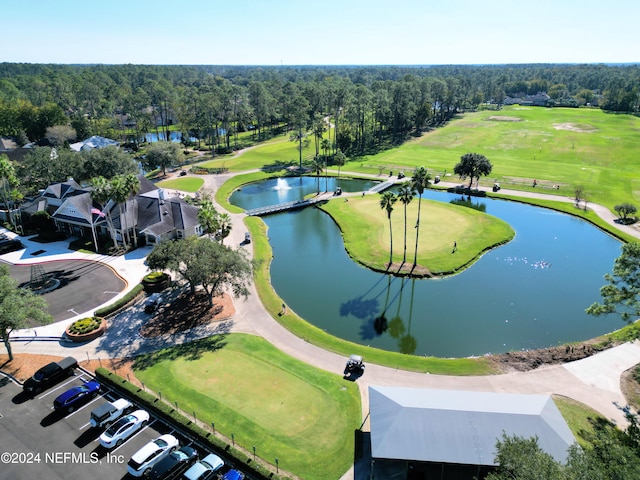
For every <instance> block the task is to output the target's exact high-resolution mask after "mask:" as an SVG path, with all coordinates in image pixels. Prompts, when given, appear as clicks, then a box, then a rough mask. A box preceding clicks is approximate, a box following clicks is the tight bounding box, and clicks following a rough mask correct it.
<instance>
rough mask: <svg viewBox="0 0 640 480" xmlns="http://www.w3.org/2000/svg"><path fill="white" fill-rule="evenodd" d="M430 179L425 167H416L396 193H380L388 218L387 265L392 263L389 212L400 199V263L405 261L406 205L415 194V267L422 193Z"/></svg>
mask: <svg viewBox="0 0 640 480" xmlns="http://www.w3.org/2000/svg"><path fill="white" fill-rule="evenodd" d="M430 180H431V175H430V174H429V173H428V172H427V169H426V168H425V167H416V169H415V170H414V171H413V175H412V176H411V180H409V181H406V182H404V183H402V184H401V185H400V189H399V190H398V194H397V195H396V194H395V193H393V192H389V191H386V192H384V193H382V195H381V197H380V208H381V209H382V210H384V211H385V212H386V214H387V219H388V220H389V237H390V248H389V267H391V265H392V263H393V228H392V226H391V212H393V205H394V204H395V203H396V201H398V200H400V203H402V205H403V206H404V250H403V255H402V264H404V263H406V261H407V205H409V204H410V203H411V202H412V201H413V198H414V196H415V195H417V196H418V219H417V221H416V226H415V229H416V246H415V252H414V255H413V266H414V267H415V266H416V265H417V263H418V241H419V237H420V207H421V206H422V194H423V192H424V190H425V188H427V187H428V186H429V181H430Z"/></svg>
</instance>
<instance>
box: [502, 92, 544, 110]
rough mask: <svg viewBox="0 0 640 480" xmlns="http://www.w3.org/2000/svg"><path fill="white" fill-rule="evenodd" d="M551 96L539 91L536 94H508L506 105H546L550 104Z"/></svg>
mask: <svg viewBox="0 0 640 480" xmlns="http://www.w3.org/2000/svg"><path fill="white" fill-rule="evenodd" d="M550 101H551V97H550V96H549V95H547V94H546V93H545V92H538V93H536V94H535V95H520V96H515V97H509V96H507V97H506V98H505V99H504V104H505V105H523V106H533V107H546V106H547V105H549V102H550Z"/></svg>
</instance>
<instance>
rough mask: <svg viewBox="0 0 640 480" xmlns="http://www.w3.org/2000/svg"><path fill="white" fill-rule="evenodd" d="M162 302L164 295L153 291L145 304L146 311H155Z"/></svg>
mask: <svg viewBox="0 0 640 480" xmlns="http://www.w3.org/2000/svg"><path fill="white" fill-rule="evenodd" d="M160 302H162V296H161V295H160V294H159V293H152V294H151V295H149V298H148V299H147V303H145V305H144V313H153V312H155V311H156V310H157V309H158V307H159V306H160Z"/></svg>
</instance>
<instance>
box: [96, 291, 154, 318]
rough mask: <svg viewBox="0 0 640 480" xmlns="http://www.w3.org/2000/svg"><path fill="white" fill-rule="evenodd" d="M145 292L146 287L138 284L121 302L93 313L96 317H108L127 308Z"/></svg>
mask: <svg viewBox="0 0 640 480" xmlns="http://www.w3.org/2000/svg"><path fill="white" fill-rule="evenodd" d="M143 291H144V285H142V284H141V283H139V284H137V285H136V286H135V287H133V288H132V289H131V290H130V291H129V292H127V294H126V295H125V296H124V297H122V298H121V299H119V300H116V301H115V302H113V303H112V304H111V305H107V306H106V307H102V308H99V309H98V310H96V311H95V312H93V316H94V317H106V316H108V315H111V314H112V313H115V312H117V311H118V310H120V309H122V308H124V307H126V306H127V305H129V304H130V303H131V302H133V301H134V300H135V299H136V298H138V295H140V294H141V293H142V292H143Z"/></svg>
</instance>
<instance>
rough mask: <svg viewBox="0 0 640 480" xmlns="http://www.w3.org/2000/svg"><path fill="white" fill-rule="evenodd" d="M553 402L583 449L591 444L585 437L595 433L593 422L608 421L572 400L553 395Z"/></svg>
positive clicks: (589, 408)
mask: <svg viewBox="0 0 640 480" xmlns="http://www.w3.org/2000/svg"><path fill="white" fill-rule="evenodd" d="M553 401H554V403H555V404H556V406H557V407H558V410H560V413H561V414H562V417H563V418H564V420H565V422H567V425H569V428H570V429H571V432H572V433H573V436H574V437H576V440H577V441H578V444H579V445H581V446H583V447H584V446H586V445H588V444H589V442H588V441H587V440H586V438H585V437H587V436H588V435H589V433H592V432H593V431H594V428H593V424H592V420H597V419H601V420H606V419H605V418H604V417H603V416H602V415H600V414H599V413H598V412H597V411H595V410H594V409H593V408H591V407H588V406H587V405H585V404H584V403H581V402H578V401H577V400H574V399H572V398H569V397H563V396H561V395H553Z"/></svg>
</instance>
